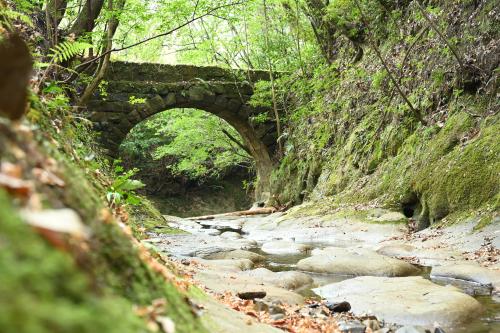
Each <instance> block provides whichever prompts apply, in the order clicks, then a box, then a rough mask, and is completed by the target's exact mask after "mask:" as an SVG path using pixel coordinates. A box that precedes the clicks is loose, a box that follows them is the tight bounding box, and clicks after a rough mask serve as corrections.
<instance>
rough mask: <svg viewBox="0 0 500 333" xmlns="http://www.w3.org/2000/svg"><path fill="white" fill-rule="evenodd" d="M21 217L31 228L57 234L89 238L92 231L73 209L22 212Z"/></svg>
mask: <svg viewBox="0 0 500 333" xmlns="http://www.w3.org/2000/svg"><path fill="white" fill-rule="evenodd" d="M21 216H22V217H23V219H24V220H25V221H26V222H27V223H28V224H29V225H31V226H33V227H36V228H40V229H45V230H49V231H53V232H57V233H66V234H70V235H72V236H76V237H81V238H84V239H86V238H88V237H89V235H90V231H89V229H88V228H87V226H85V225H84V224H83V223H82V220H81V218H80V216H79V215H78V214H77V213H76V212H75V211H74V210H72V209H69V208H63V209H47V210H42V211H32V210H22V211H21Z"/></svg>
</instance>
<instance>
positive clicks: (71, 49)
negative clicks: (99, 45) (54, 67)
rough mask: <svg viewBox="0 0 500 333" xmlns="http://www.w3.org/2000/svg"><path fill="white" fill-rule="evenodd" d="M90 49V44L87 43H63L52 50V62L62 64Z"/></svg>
mask: <svg viewBox="0 0 500 333" xmlns="http://www.w3.org/2000/svg"><path fill="white" fill-rule="evenodd" d="M91 47H92V44H89V43H84V42H77V41H64V42H61V43H59V44H57V45H56V46H54V47H53V48H52V49H50V50H51V51H52V57H53V59H54V62H56V63H57V62H63V61H67V60H69V59H71V58H73V57H74V56H76V55H78V54H80V53H82V52H85V51H87V50H88V49H90V48H91Z"/></svg>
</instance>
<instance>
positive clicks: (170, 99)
mask: <svg viewBox="0 0 500 333" xmlns="http://www.w3.org/2000/svg"><path fill="white" fill-rule="evenodd" d="M176 102H177V99H176V98H175V93H174V92H170V93H168V95H167V96H166V97H165V98H164V103H165V106H173V105H175V103H176Z"/></svg>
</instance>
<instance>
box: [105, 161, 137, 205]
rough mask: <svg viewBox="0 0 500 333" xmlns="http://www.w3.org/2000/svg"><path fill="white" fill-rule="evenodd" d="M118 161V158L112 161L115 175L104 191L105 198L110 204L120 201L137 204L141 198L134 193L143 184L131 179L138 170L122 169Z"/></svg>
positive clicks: (116, 203) (117, 203)
mask: <svg viewBox="0 0 500 333" xmlns="http://www.w3.org/2000/svg"><path fill="white" fill-rule="evenodd" d="M120 163H121V161H119V160H115V162H114V166H115V168H114V172H115V175H116V176H115V177H114V180H113V183H112V184H111V186H110V188H109V189H108V191H107V193H106V200H108V203H109V204H110V205H112V206H113V205H120V204H122V203H126V204H129V205H133V206H136V205H139V204H140V203H141V198H140V197H138V196H137V195H136V194H135V191H136V190H138V189H141V188H143V187H144V186H145V184H144V183H142V182H141V181H139V180H135V179H132V177H133V176H134V175H135V174H137V172H138V171H139V170H138V169H132V170H128V171H124V169H123V167H122V166H121V165H120Z"/></svg>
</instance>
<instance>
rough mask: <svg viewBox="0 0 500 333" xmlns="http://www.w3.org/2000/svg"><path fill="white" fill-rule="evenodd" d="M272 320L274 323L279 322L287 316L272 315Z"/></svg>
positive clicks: (281, 314) (280, 314)
mask: <svg viewBox="0 0 500 333" xmlns="http://www.w3.org/2000/svg"><path fill="white" fill-rule="evenodd" d="M270 318H271V320H272V321H278V320H281V319H283V318H285V315H284V314H283V313H277V314H273V315H271V316H270Z"/></svg>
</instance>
